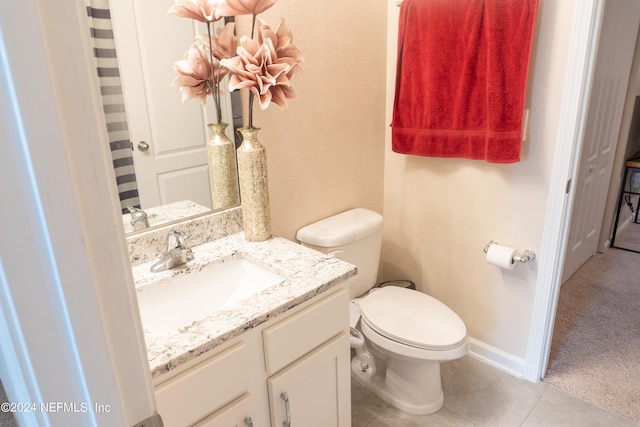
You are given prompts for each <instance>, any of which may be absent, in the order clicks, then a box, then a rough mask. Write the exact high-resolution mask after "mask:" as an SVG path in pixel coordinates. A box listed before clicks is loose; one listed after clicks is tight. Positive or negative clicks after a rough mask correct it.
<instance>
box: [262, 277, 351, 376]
mask: <svg viewBox="0 0 640 427" xmlns="http://www.w3.org/2000/svg"><path fill="white" fill-rule="evenodd" d="M348 329H349V298H348V295H347V292H346V291H345V290H344V289H340V290H339V291H337V292H334V293H333V294H331V295H329V296H327V297H325V298H323V299H321V300H320V301H318V302H317V303H315V304H313V305H311V306H309V307H307V308H306V309H304V310H302V311H300V312H299V313H296V314H294V315H293V316H290V317H288V318H286V319H285V320H283V321H281V322H279V323H276V324H275V325H273V326H271V327H270V328H267V329H265V330H264V331H263V332H262V337H263V341H264V357H265V364H266V368H267V374H268V375H271V374H273V373H275V372H278V371H279V370H280V369H282V368H284V367H285V366H287V365H289V364H290V363H291V362H293V361H295V360H297V359H299V358H300V357H302V356H304V355H305V354H306V353H308V352H310V351H311V350H313V349H314V348H316V347H318V346H320V345H322V344H323V343H324V342H325V341H327V340H329V339H331V338H332V337H334V336H336V335H337V334H339V333H340V332H342V331H345V330H348Z"/></svg>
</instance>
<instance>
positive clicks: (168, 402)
mask: <svg viewBox="0 0 640 427" xmlns="http://www.w3.org/2000/svg"><path fill="white" fill-rule="evenodd" d="M348 330H349V300H348V292H347V291H346V289H345V286H344V285H342V286H338V287H335V288H333V289H331V290H328V291H326V292H324V293H322V294H320V295H318V296H316V297H314V298H312V299H311V300H309V301H306V302H304V303H302V304H300V305H298V306H296V307H294V308H292V309H291V310H289V311H287V312H285V313H283V314H280V315H278V316H276V317H275V318H273V319H271V320H269V321H267V322H265V323H263V324H261V325H258V326H256V327H254V328H252V329H249V330H248V331H247V332H245V333H243V334H242V335H240V336H238V337H236V338H234V339H232V340H230V341H228V342H226V343H225V344H223V345H222V346H221V347H220V349H216V350H212V353H213V355H212V356H210V357H208V358H207V359H206V360H204V361H202V362H200V363H197V364H195V365H193V366H183V367H178V368H176V370H175V372H173V373H172V374H167V375H164V376H161V377H159V378H158V379H157V380H156V382H157V384H155V392H156V404H157V409H158V413H159V414H160V416H161V417H162V419H163V422H164V426H165V427H183V426H196V427H205V426H206V427H249V426H251V427H268V426H272V427H282V426H284V427H287V426H295V427H298V426H300V427H316V426H317V427H349V426H350V425H351V380H350V372H349V363H350V361H349V359H350V349H349V334H348ZM285 398H286V399H285ZM287 423H289V424H287Z"/></svg>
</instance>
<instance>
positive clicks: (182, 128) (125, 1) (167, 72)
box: [87, 0, 242, 232]
mask: <svg viewBox="0 0 640 427" xmlns="http://www.w3.org/2000/svg"><path fill="white" fill-rule="evenodd" d="M88 1H89V2H90V3H91V7H88V8H87V10H88V14H89V18H90V26H91V34H92V41H93V43H94V56H95V58H96V62H97V70H98V76H99V83H100V90H101V95H102V102H103V110H104V114H105V121H106V123H107V131H108V134H109V141H110V149H111V154H112V158H113V166H114V171H115V176H116V181H117V185H118V193H119V197H120V204H121V208H122V212H123V222H124V223H125V230H126V231H127V232H130V231H134V230H135V228H134V227H135V226H134V222H135V220H136V219H139V218H140V216H141V215H142V214H141V213H140V212H136V211H134V212H135V214H132V213H130V209H129V207H132V208H135V209H142V210H143V213H144V214H146V216H147V217H148V222H149V225H150V226H151V227H153V226H154V225H159V224H163V223H165V222H167V221H176V220H178V219H181V218H185V217H190V216H193V215H197V214H201V213H203V212H207V211H209V210H210V209H212V207H214V206H213V205H212V194H211V185H210V182H209V167H208V161H207V147H206V142H207V140H208V139H209V137H210V135H211V133H210V131H209V128H208V127H207V124H208V123H210V122H212V121H215V120H213V118H214V117H215V114H214V112H213V109H212V107H211V106H210V105H208V106H207V107H203V106H202V105H201V104H199V103H198V102H195V101H191V102H187V103H184V104H183V103H182V101H181V94H180V91H179V90H178V89H177V88H175V87H171V86H170V84H171V82H172V81H173V79H174V78H175V76H176V73H175V71H174V68H173V64H174V63H175V62H176V61H178V60H180V59H182V58H183V56H184V54H185V52H186V51H187V49H188V47H189V46H190V45H191V44H192V43H193V40H194V37H195V35H196V34H202V33H203V32H205V33H206V28H203V27H202V26H199V25H196V24H194V22H192V21H191V20H185V19H177V18H176V17H175V16H169V15H168V14H167V10H168V8H169V6H170V4H171V3H173V2H158V1H154V0H133V1H132V0H111V1H109V0H88ZM220 25H222V23H220ZM116 52H117V55H116ZM225 86H226V84H225V83H223V87H225ZM223 98H224V99H223V104H222V110H223V121H224V122H226V123H229V124H230V125H229V126H228V128H227V136H229V137H230V138H231V139H232V140H235V141H237V142H236V144H239V142H240V141H239V140H238V139H237V138H236V135H234V132H233V129H236V128H238V127H240V126H242V106H241V102H240V99H239V93H237V92H233V93H232V92H228V91H226V92H225V93H223ZM236 146H237V145H236ZM234 172H235V171H234ZM238 200H239V195H238V197H237V198H235V199H233V202H232V203H231V204H230V206H215V208H217V209H222V208H228V207H231V206H233V205H237V204H238V203H237V201H238ZM140 224H141V222H138V223H137V225H138V228H140Z"/></svg>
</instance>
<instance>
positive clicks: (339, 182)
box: [254, 0, 387, 240]
mask: <svg viewBox="0 0 640 427" xmlns="http://www.w3.org/2000/svg"><path fill="white" fill-rule="evenodd" d="M386 13H387V11H386V2H385V0H375V1H369V2H366V7H365V5H364V4H363V3H362V2H349V1H341V0H323V1H309V0H287V1H280V2H277V3H276V4H275V5H274V6H273V8H271V9H269V10H268V11H267V12H265V13H263V14H261V15H260V17H261V18H263V19H265V20H266V21H267V22H269V23H270V24H271V25H272V27H274V28H275V27H276V26H277V25H278V23H279V22H280V18H281V17H284V18H285V19H286V22H287V26H288V27H289V29H290V30H291V31H292V32H293V35H294V42H295V43H296V44H297V45H298V47H299V48H300V49H301V50H302V52H303V54H304V57H305V62H304V64H302V73H300V74H299V75H297V76H295V77H294V78H293V86H294V88H295V90H296V91H297V98H298V99H296V100H293V101H291V102H290V103H289V107H288V108H287V110H286V111H282V110H280V109H279V108H278V107H276V106H272V107H269V109H267V110H265V111H260V110H259V109H256V111H255V112H254V125H255V126H258V127H261V128H262V130H261V131H260V137H259V139H260V141H261V142H262V143H263V144H264V145H265V146H266V148H267V158H268V168H269V190H270V199H271V216H272V225H273V232H274V234H275V235H279V236H282V237H285V238H288V239H291V240H295V234H296V231H297V230H298V229H299V228H300V227H302V226H304V225H306V224H308V223H311V222H313V221H316V220H318V219H320V218H323V217H326V216H328V215H332V214H335V213H338V212H341V211H344V210H347V209H350V208H353V207H357V206H360V207H366V208H369V209H373V210H375V211H378V212H382V188H383V175H384V173H383V166H384V138H385V136H384V132H385V128H386V122H385V108H384V105H385V96H386V93H385V78H386V76H385V61H386V52H385V49H384V46H385V45H386V39H387V34H386V30H387V19H386V18H387V17H386Z"/></svg>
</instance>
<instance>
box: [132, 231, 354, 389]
mask: <svg viewBox="0 0 640 427" xmlns="http://www.w3.org/2000/svg"><path fill="white" fill-rule="evenodd" d="M193 252H194V255H195V259H194V260H193V261H190V262H189V263H188V265H187V266H186V267H184V268H178V269H173V270H168V271H164V272H160V273H151V272H150V271H149V269H150V267H151V264H153V263H154V262H155V261H150V262H147V263H144V264H140V265H137V266H134V267H133V276H134V279H135V283H136V290H137V291H138V292H148V291H150V290H152V289H153V288H154V287H156V286H162V284H163V283H166V282H168V281H170V280H171V278H172V277H174V276H175V275H186V274H193V273H196V272H198V271H200V270H202V269H203V268H206V267H207V266H209V265H211V264H212V263H216V262H224V261H225V260H229V259H233V258H240V257H242V258H246V259H248V260H250V261H253V262H255V263H258V264H261V265H262V266H264V267H267V268H269V269H270V270H272V271H273V272H275V273H277V274H278V275H280V276H282V277H283V278H284V281H282V282H281V283H279V284H276V285H274V286H272V287H270V288H267V289H264V290H263V291H261V292H259V293H257V294H255V295H253V296H251V297H249V298H247V299H245V300H243V301H239V302H237V303H235V304H233V305H231V306H229V307H227V308H225V309H221V310H218V311H215V312H213V313H211V315H210V316H208V317H206V318H204V319H202V320H198V321H195V322H193V323H192V324H191V325H190V326H187V327H185V328H182V329H180V330H176V331H175V332H171V333H165V334H159V333H152V332H151V331H149V330H147V329H145V330H144V337H145V341H146V344H147V352H148V356H149V364H150V367H151V376H152V377H153V378H155V377H157V376H159V375H162V374H164V373H167V372H169V371H171V370H172V369H174V368H176V367H177V366H178V365H180V364H183V363H186V362H188V361H190V360H192V359H194V358H196V357H198V356H200V355H202V354H203V353H205V352H207V351H210V350H212V349H214V348H216V347H217V346H219V345H221V344H223V343H224V342H226V341H228V340H230V339H232V338H234V337H237V336H238V335H240V334H242V332H244V331H246V330H249V329H251V328H254V327H256V326H257V325H260V324H261V323H263V322H266V321H267V320H269V319H271V318H273V317H275V316H277V315H279V314H281V313H284V312H286V311H287V310H289V309H291V308H293V307H295V306H297V305H298V304H300V303H302V302H304V301H307V300H309V299H311V298H313V297H314V296H316V295H318V294H320V293H322V292H324V291H326V290H327V289H330V288H332V287H333V286H335V285H337V284H339V283H342V282H343V281H344V280H346V279H348V278H349V277H352V276H354V275H355V274H356V267H355V266H353V265H351V264H348V263H346V262H343V261H341V260H339V259H337V258H335V257H333V256H329V255H325V254H321V253H319V252H317V251H314V250H312V249H309V248H306V247H304V246H302V245H299V244H296V243H293V242H291V241H289V240H286V239H283V238H279V237H274V238H272V239H269V240H267V241H264V242H247V241H246V240H244V234H243V233H237V234H233V235H230V236H228V237H224V238H221V239H218V240H214V241H211V242H208V243H204V244H202V245H199V246H197V247H194V248H193ZM143 327H144V324H143Z"/></svg>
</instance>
